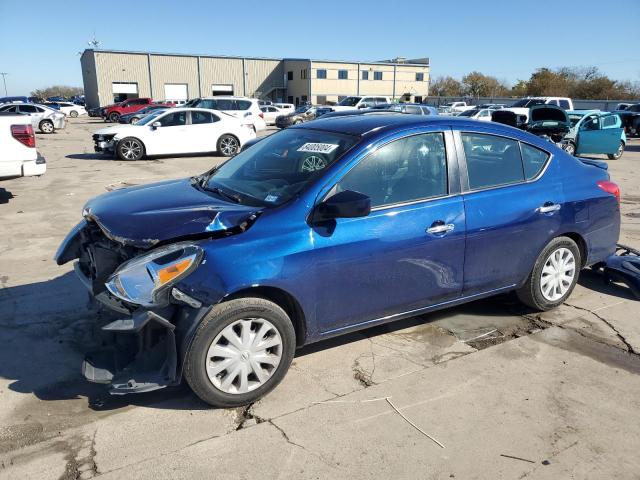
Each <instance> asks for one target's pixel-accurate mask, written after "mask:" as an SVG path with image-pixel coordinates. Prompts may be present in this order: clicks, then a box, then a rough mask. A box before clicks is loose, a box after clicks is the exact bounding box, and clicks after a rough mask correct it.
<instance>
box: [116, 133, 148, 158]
mask: <svg viewBox="0 0 640 480" xmlns="http://www.w3.org/2000/svg"><path fill="white" fill-rule="evenodd" d="M116 154H117V155H118V158H119V159H120V160H140V159H141V158H142V157H144V145H143V144H142V142H141V141H140V140H138V139H137V138H134V137H127V138H123V139H122V140H120V141H119V142H118V145H117V146H116Z"/></svg>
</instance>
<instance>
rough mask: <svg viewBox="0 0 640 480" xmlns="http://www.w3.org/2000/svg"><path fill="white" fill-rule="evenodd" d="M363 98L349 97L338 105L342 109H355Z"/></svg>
mask: <svg viewBox="0 0 640 480" xmlns="http://www.w3.org/2000/svg"><path fill="white" fill-rule="evenodd" d="M360 98H362V97H347V98H343V99H342V101H340V102H338V105H340V106H342V107H355V106H356V105H357V104H358V102H359V101H360Z"/></svg>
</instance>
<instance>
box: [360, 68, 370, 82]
mask: <svg viewBox="0 0 640 480" xmlns="http://www.w3.org/2000/svg"><path fill="white" fill-rule="evenodd" d="M362 80H369V72H368V71H366V70H363V71H362Z"/></svg>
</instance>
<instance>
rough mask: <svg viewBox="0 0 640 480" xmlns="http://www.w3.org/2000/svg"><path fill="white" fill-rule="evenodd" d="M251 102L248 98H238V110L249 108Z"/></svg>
mask: <svg viewBox="0 0 640 480" xmlns="http://www.w3.org/2000/svg"><path fill="white" fill-rule="evenodd" d="M250 108H251V102H250V101H248V100H236V110H249V109H250Z"/></svg>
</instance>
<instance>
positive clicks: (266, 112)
mask: <svg viewBox="0 0 640 480" xmlns="http://www.w3.org/2000/svg"><path fill="white" fill-rule="evenodd" d="M260 110H261V111H262V119H263V120H264V123H266V124H267V125H275V124H276V118H278V117H279V116H280V115H286V112H285V111H284V110H280V109H279V108H278V107H274V106H273V105H264V106H262V107H260Z"/></svg>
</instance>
